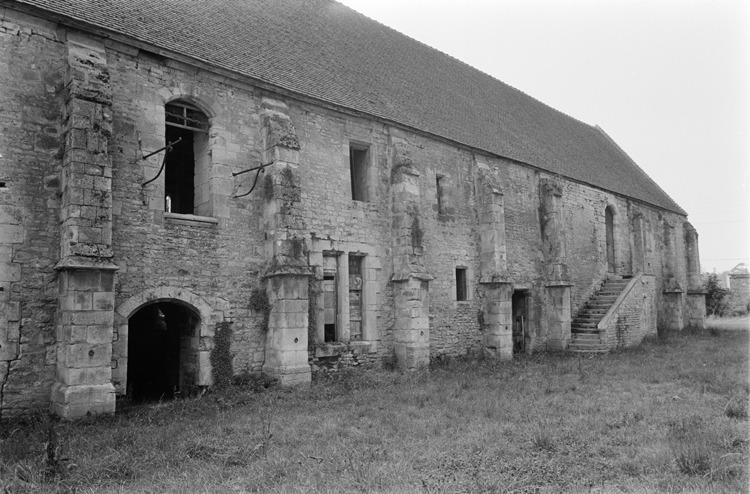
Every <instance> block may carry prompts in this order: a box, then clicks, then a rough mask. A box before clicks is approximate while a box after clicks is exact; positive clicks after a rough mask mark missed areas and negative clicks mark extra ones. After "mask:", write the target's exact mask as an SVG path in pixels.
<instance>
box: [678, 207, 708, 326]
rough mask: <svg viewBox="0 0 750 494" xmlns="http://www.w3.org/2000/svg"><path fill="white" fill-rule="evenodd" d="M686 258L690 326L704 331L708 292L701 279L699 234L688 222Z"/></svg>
mask: <svg viewBox="0 0 750 494" xmlns="http://www.w3.org/2000/svg"><path fill="white" fill-rule="evenodd" d="M683 233H684V235H685V257H686V258H687V259H686V260H687V277H688V287H687V312H688V314H687V318H688V321H687V323H688V325H689V326H691V327H694V328H696V329H703V328H704V327H705V325H706V290H705V289H704V288H703V280H702V278H701V265H700V255H699V253H698V232H697V231H696V230H695V228H694V227H693V225H691V224H690V223H688V222H685V223H683Z"/></svg>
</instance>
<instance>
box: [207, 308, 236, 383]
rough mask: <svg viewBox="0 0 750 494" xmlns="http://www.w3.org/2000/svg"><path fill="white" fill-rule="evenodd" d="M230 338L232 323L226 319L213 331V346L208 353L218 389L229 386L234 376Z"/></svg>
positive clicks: (231, 337)
mask: <svg viewBox="0 0 750 494" xmlns="http://www.w3.org/2000/svg"><path fill="white" fill-rule="evenodd" d="M232 339H233V331H232V323H231V322H226V321H224V322H220V323H218V324H217V325H216V332H215V333H214V347H213V349H212V350H211V355H210V359H211V373H212V375H213V378H214V386H215V387H216V388H218V389H223V388H226V387H227V386H229V385H230V384H231V383H232V377H233V376H234V371H233V370H232V352H231V347H232Z"/></svg>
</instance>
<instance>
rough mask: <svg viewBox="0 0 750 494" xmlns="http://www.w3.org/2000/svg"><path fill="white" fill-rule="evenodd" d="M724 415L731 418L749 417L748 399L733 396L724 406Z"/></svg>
mask: <svg viewBox="0 0 750 494" xmlns="http://www.w3.org/2000/svg"><path fill="white" fill-rule="evenodd" d="M724 415H726V416H727V417H729V418H731V419H746V418H747V399H746V398H737V397H735V396H733V397H732V398H730V399H729V401H728V402H727V404H726V406H724Z"/></svg>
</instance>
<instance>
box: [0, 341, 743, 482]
mask: <svg viewBox="0 0 750 494" xmlns="http://www.w3.org/2000/svg"><path fill="white" fill-rule="evenodd" d="M747 344H748V331H747V330H746V329H745V330H742V329H740V328H737V329H722V330H721V331H720V335H719V336H718V337H715V338H713V337H709V336H708V332H705V331H704V332H698V333H696V334H686V335H677V336H675V337H674V338H673V339H672V340H670V341H669V342H667V343H659V344H654V345H651V346H650V347H648V351H647V352H622V353H614V354H608V355H601V356H597V357H595V358H593V359H583V360H581V361H580V364H579V358H578V357H575V356H571V355H568V354H563V353H560V354H543V353H539V354H535V355H521V356H517V357H518V358H515V357H514V359H513V361H511V362H497V361H494V360H492V359H485V360H479V359H476V358H469V357H467V358H453V359H444V360H442V361H435V362H433V363H432V364H431V366H430V372H408V373H401V372H387V371H383V370H382V369H378V368H371V369H368V370H365V369H361V368H358V369H356V370H354V371H340V372H335V373H331V374H330V375H322V374H320V375H318V376H316V377H315V379H314V381H313V384H312V386H311V387H310V388H309V389H307V390H305V389H299V390H296V391H294V392H291V391H286V390H285V389H282V388H279V387H277V386H275V385H274V383H273V382H271V381H268V380H264V379H263V378H261V379H255V378H254V377H253V376H252V375H251V374H250V373H249V372H246V373H245V374H243V375H240V376H238V378H237V379H236V380H234V383H233V384H230V385H228V386H227V387H226V389H224V390H215V389H212V390H211V391H210V392H207V393H204V394H203V395H201V396H197V397H188V398H184V399H180V400H174V401H169V402H164V403H160V404H148V405H141V406H131V407H129V408H122V407H121V403H118V413H117V414H116V415H115V416H113V417H98V418H93V417H92V418H90V419H85V420H82V421H78V422H73V423H70V422H54V424H53V425H54V433H53V434H52V439H53V440H50V428H49V426H50V422H49V417H47V416H46V415H40V416H35V417H30V418H28V419H26V420H25V421H23V422H21V421H18V420H17V421H15V422H11V421H7V420H6V421H4V422H3V423H2V424H1V425H0V492H12V493H32V492H33V493H35V494H37V493H38V494H52V493H63V492H66V493H68V492H70V493H72V492H102V493H104V492H132V493H145V492H164V493H166V494H172V493H178V492H330V493H332V494H341V493H346V492H354V491H363V492H433V493H437V492H441V493H449V492H539V493H544V492H548V493H549V492H589V491H597V492H717V493H719V492H745V491H746V490H747V485H748V465H750V441H748V440H747V438H748V421H747V419H745V418H742V415H743V405H742V403H745V404H746V403H747V397H748V393H750V386H748V383H747V372H748V370H747V367H748V355H747V351H746V349H747ZM703 364H706V365H705V366H704V365H703ZM579 365H580V366H579ZM582 374H583V376H584V377H583V378H582V377H581V375H582ZM655 376H657V377H658V379H655ZM265 384H267V385H268V387H265ZM573 385H575V387H576V389H575V390H573V391H571V387H572V386H573ZM545 387H546V388H547V389H550V391H552V392H550V393H549V394H546V395H545V394H544V390H545ZM703 389H705V393H703V394H702V393H700V392H696V391H697V390H703ZM635 397H637V399H634V398H635ZM717 403H718V405H717ZM722 407H723V409H722ZM745 413H746V412H745ZM48 444H52V447H51V448H50V449H49V450H48V448H47V445H48ZM55 444H56V445H55ZM48 451H49V454H48ZM66 458H75V464H77V467H73V461H72V460H67V459H66ZM48 464H49V465H56V466H55V467H54V468H55V469H57V470H56V471H57V472H58V473H56V474H55V475H47V474H46V472H47V471H48ZM592 486H593V487H592Z"/></svg>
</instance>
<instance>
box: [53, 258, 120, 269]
mask: <svg viewBox="0 0 750 494" xmlns="http://www.w3.org/2000/svg"><path fill="white" fill-rule="evenodd" d="M54 269H55V270H56V271H66V270H91V271H118V270H119V269H120V266H118V265H117V264H115V263H113V262H111V261H108V260H106V259H99V258H96V257H81V256H68V257H64V258H62V259H60V261H58V263H57V264H56V265H55V268H54Z"/></svg>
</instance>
